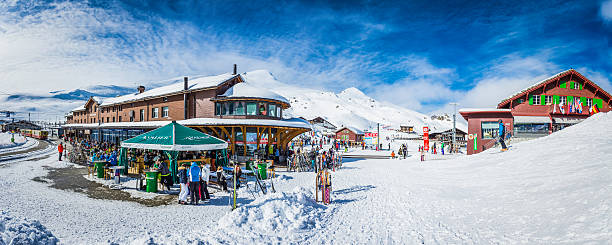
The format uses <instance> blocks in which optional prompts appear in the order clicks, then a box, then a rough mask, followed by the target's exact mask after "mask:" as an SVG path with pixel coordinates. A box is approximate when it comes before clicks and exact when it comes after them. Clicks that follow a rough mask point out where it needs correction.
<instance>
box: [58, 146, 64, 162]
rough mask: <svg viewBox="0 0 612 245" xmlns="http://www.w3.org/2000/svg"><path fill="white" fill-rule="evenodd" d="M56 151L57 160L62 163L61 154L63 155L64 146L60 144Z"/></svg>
mask: <svg viewBox="0 0 612 245" xmlns="http://www.w3.org/2000/svg"><path fill="white" fill-rule="evenodd" d="M57 151H58V152H59V160H60V161H62V153H64V145H63V144H62V143H61V142H60V144H59V145H58V146H57Z"/></svg>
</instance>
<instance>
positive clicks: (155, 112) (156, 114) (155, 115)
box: [151, 108, 159, 118]
mask: <svg viewBox="0 0 612 245" xmlns="http://www.w3.org/2000/svg"><path fill="white" fill-rule="evenodd" d="M151 115H152V117H153V118H158V117H159V108H153V109H152V110H151Z"/></svg>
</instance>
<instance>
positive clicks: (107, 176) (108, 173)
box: [104, 167, 114, 180]
mask: <svg viewBox="0 0 612 245" xmlns="http://www.w3.org/2000/svg"><path fill="white" fill-rule="evenodd" d="M113 175H114V173H113V170H112V169H110V168H107V167H104V179H105V180H110V179H112V178H113Z"/></svg>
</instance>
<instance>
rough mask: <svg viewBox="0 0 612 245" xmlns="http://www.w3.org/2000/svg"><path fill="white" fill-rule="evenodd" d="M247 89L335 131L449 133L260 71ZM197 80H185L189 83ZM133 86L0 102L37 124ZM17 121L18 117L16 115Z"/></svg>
mask: <svg viewBox="0 0 612 245" xmlns="http://www.w3.org/2000/svg"><path fill="white" fill-rule="evenodd" d="M242 75H243V76H244V77H245V78H246V80H247V82H248V83H251V84H253V85H255V86H258V87H262V88H268V89H270V90H272V91H273V92H276V93H278V94H280V95H282V96H284V97H285V98H287V99H288V100H289V101H290V103H291V108H289V109H288V110H286V111H285V114H284V115H285V116H286V117H303V118H305V119H313V118H316V117H322V118H324V119H326V120H327V121H329V122H331V123H332V124H334V125H335V126H336V127H343V126H351V127H355V128H358V129H361V130H367V129H374V128H376V126H377V123H380V124H381V128H390V129H399V126H400V125H410V126H414V128H415V130H416V131H417V132H420V131H421V130H422V127H423V126H425V125H428V126H430V128H431V130H433V131H440V130H446V129H450V128H451V127H452V119H451V118H449V117H448V116H446V117H445V116H428V115H425V114H423V113H419V112H416V111H413V110H410V109H406V108H403V107H400V106H396V105H393V104H390V103H387V102H382V101H377V100H375V99H373V98H371V97H369V96H367V95H366V94H364V93H363V92H362V91H360V90H359V89H357V88H354V87H351V88H347V89H345V90H344V91H342V92H340V93H334V92H329V91H322V90H317V89H311V88H304V87H298V86H295V85H290V84H289V83H287V82H281V81H279V80H278V79H276V78H275V77H274V75H272V73H270V72H269V71H266V70H256V71H252V72H246V73H243V74H242ZM197 77H201V76H190V78H191V79H194V78H197ZM181 81H182V77H180V78H172V79H167V80H162V81H156V82H149V83H147V84H145V86H147V87H159V86H164V85H168V84H172V83H177V82H181ZM135 91H136V86H132V87H129V86H106V85H105V86H102V85H98V86H91V87H86V88H79V89H74V90H59V91H52V92H49V93H48V94H42V95H40V94H39V95H32V94H13V95H9V96H6V95H5V96H2V97H0V103H1V104H2V105H3V109H4V108H8V109H9V110H13V111H17V112H20V113H21V116H23V115H24V114H26V116H27V113H28V112H30V113H34V114H36V113H38V114H36V115H37V116H38V117H39V118H38V119H42V118H47V119H51V120H53V119H56V118H57V117H61V116H63V115H64V114H65V113H67V112H69V111H70V110H72V109H74V108H76V107H77V106H81V105H83V103H84V101H85V100H87V99H88V98H89V97H90V96H98V97H101V98H109V97H115V96H118V95H124V94H128V93H130V92H135ZM18 115H19V114H18ZM457 127H458V128H460V129H462V130H465V129H466V128H467V126H466V125H465V123H464V122H460V121H458V123H457Z"/></svg>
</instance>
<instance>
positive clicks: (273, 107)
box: [268, 104, 276, 117]
mask: <svg viewBox="0 0 612 245" xmlns="http://www.w3.org/2000/svg"><path fill="white" fill-rule="evenodd" d="M268 109H269V110H270V116H271V117H275V116H276V105H275V104H270V105H269V106H268Z"/></svg>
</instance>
